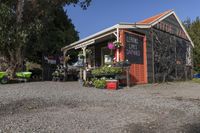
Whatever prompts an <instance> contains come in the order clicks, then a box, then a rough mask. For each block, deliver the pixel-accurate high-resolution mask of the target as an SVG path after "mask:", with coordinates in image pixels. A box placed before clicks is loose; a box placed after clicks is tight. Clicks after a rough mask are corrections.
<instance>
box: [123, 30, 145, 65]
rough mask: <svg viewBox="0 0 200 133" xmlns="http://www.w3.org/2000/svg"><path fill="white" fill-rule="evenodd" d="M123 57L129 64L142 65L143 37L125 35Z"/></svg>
mask: <svg viewBox="0 0 200 133" xmlns="http://www.w3.org/2000/svg"><path fill="white" fill-rule="evenodd" d="M125 39H126V40H125V42H126V44H125V57H126V60H128V61H129V62H130V63H131V64H143V37H140V36H137V35H134V34H130V33H125Z"/></svg>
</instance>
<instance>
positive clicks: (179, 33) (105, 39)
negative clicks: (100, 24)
mask: <svg viewBox="0 0 200 133" xmlns="http://www.w3.org/2000/svg"><path fill="white" fill-rule="evenodd" d="M114 41H115V42H119V43H120V45H121V47H120V48H118V49H116V50H114V53H115V59H116V61H117V62H121V61H125V60H128V61H129V62H130V63H131V67H130V75H131V81H132V83H135V84H144V83H152V82H160V81H166V80H182V79H190V78H191V75H192V66H193V62H192V49H193V47H194V44H193V42H192V40H191V38H190V36H189V35H188V33H187V31H186V30H185V28H184V26H183V24H182V22H181V21H180V19H179V18H178V17H177V15H176V13H175V12H174V11H173V10H169V11H166V12H163V13H161V14H158V15H155V16H153V17H150V18H148V19H145V20H143V21H139V22H136V23H119V24H116V25H114V26H112V27H110V28H107V29H105V30H102V31H100V32H98V33H96V34H93V35H91V36H89V37H86V38H84V39H82V40H80V41H77V42H74V43H72V44H70V45H67V46H66V47H63V48H62V51H63V53H64V55H65V56H66V55H67V52H68V51H70V50H74V49H82V50H83V54H84V55H86V49H90V50H92V51H93V52H92V55H91V57H92V61H91V63H90V64H91V66H102V65H104V64H105V60H106V59H107V57H106V56H107V55H109V52H110V51H109V49H108V48H107V45H108V43H109V42H114ZM85 62H87V60H86V59H85Z"/></svg>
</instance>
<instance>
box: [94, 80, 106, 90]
mask: <svg viewBox="0 0 200 133" xmlns="http://www.w3.org/2000/svg"><path fill="white" fill-rule="evenodd" d="M93 85H94V86H95V87H96V88H100V89H104V88H105V87H106V80H105V79H95V80H94V81H93Z"/></svg>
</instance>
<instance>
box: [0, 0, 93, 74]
mask: <svg viewBox="0 0 200 133" xmlns="http://www.w3.org/2000/svg"><path fill="white" fill-rule="evenodd" d="M90 2H91V0H0V20H1V21H0V56H3V57H4V58H5V59H6V60H7V61H8V62H9V67H10V69H12V70H13V71H15V70H17V69H19V68H20V67H21V65H22V63H23V60H24V59H25V58H28V59H29V60H32V61H36V62H41V59H42V57H41V56H42V54H47V53H49V54H56V53H59V51H60V48H61V47H63V46H64V45H67V44H70V43H72V42H73V41H75V40H77V39H78V38H79V37H78V32H77V31H76V30H75V27H74V25H73V24H72V22H71V19H69V18H68V16H67V11H64V9H63V7H64V6H66V5H71V4H72V5H74V6H76V5H79V6H81V7H82V8H83V9H86V8H87V7H88V6H89V4H90Z"/></svg>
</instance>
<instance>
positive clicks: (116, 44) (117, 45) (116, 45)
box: [114, 41, 122, 49]
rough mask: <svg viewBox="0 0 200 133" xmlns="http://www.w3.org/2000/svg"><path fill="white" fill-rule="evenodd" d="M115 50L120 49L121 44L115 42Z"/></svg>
mask: <svg viewBox="0 0 200 133" xmlns="http://www.w3.org/2000/svg"><path fill="white" fill-rule="evenodd" d="M114 45H115V48H117V49H119V48H120V47H121V45H122V44H121V42H118V41H115V42H114Z"/></svg>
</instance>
